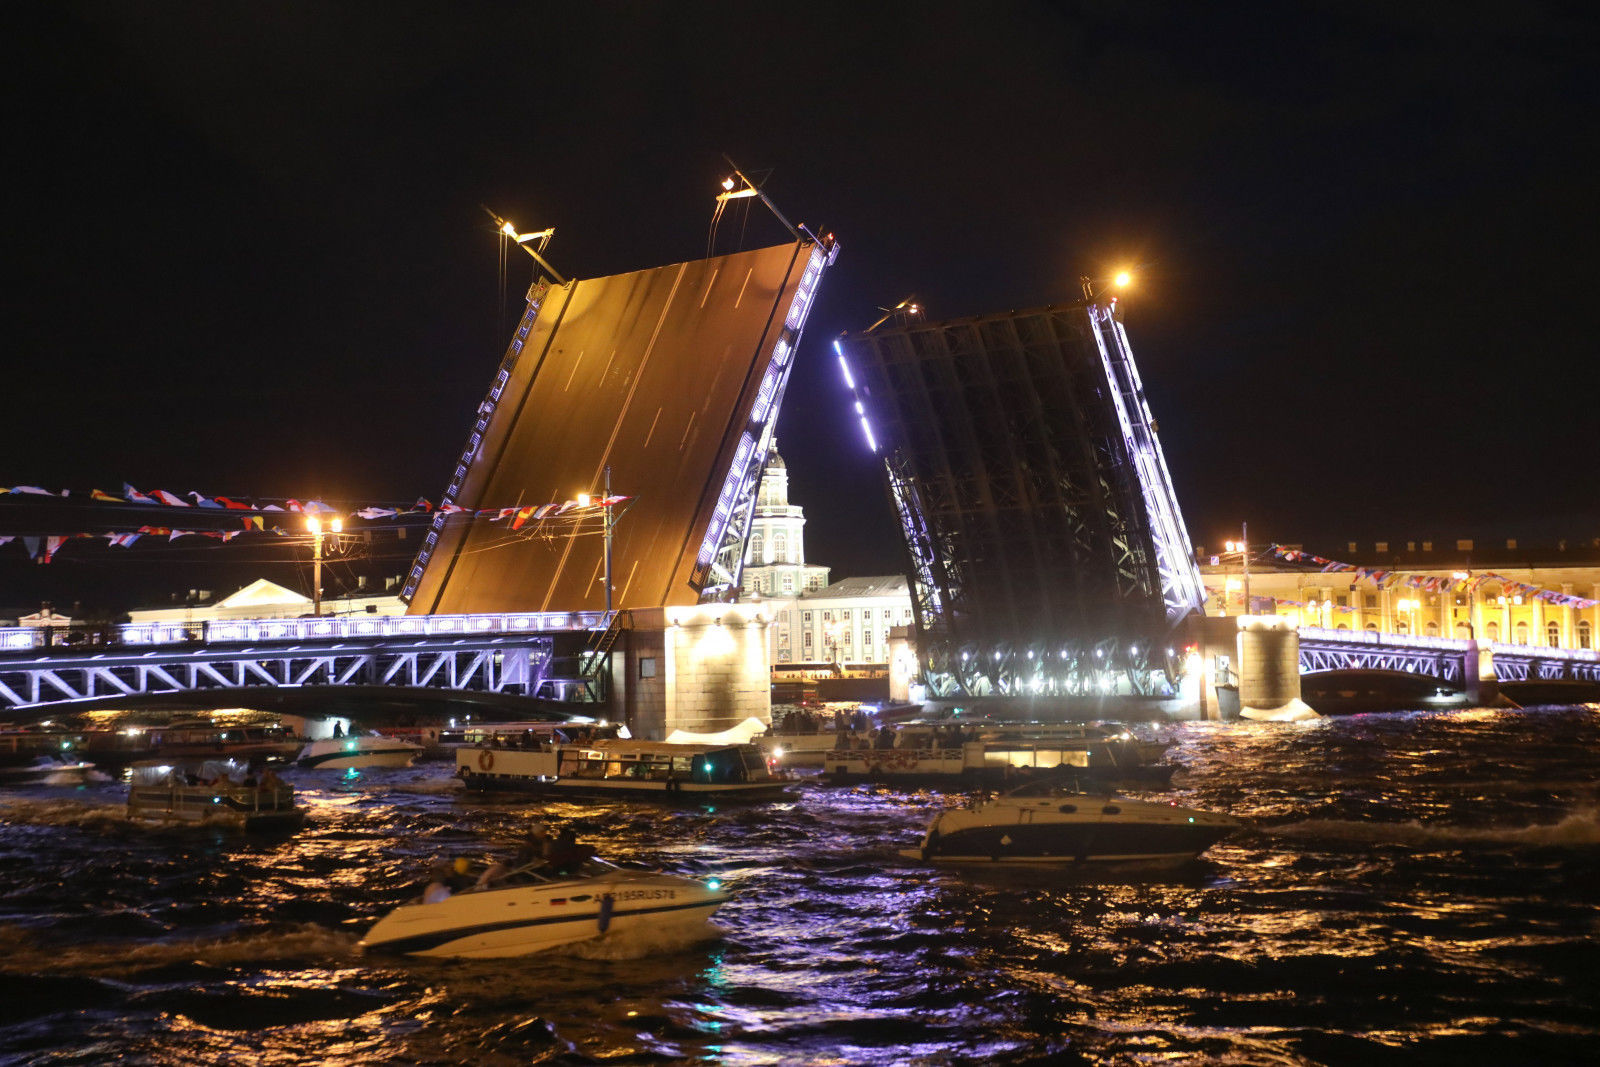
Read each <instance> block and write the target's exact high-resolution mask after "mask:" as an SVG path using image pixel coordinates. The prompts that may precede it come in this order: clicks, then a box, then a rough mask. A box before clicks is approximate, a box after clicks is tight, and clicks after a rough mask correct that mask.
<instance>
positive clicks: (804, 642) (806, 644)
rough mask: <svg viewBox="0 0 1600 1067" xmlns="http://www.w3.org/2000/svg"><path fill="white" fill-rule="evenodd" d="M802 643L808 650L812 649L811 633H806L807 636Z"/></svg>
mask: <svg viewBox="0 0 1600 1067" xmlns="http://www.w3.org/2000/svg"><path fill="white" fill-rule="evenodd" d="M800 643H801V644H802V645H804V646H805V650H806V651H807V652H810V651H811V635H810V634H809V633H808V634H806V635H805V638H804V639H803V640H802V641H801V642H800Z"/></svg>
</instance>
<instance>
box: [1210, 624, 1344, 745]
mask: <svg viewBox="0 0 1600 1067" xmlns="http://www.w3.org/2000/svg"><path fill="white" fill-rule="evenodd" d="M1199 622H1200V641H1199V645H1200V660H1201V678H1200V686H1201V690H1200V707H1199V709H1198V710H1199V715H1200V717H1201V718H1203V719H1223V720H1226V719H1233V718H1247V719H1271V720H1295V719H1306V718H1312V717H1314V716H1315V715H1316V713H1315V712H1314V711H1312V710H1311V708H1309V707H1308V706H1307V705H1306V704H1305V702H1304V701H1302V700H1301V699H1300V635H1299V633H1298V632H1297V631H1296V629H1295V628H1294V626H1293V625H1291V624H1290V622H1289V620H1288V619H1286V618H1282V617H1280V616H1277V615H1225V616H1220V617H1218V616H1208V617H1204V618H1201V619H1200V620H1199Z"/></svg>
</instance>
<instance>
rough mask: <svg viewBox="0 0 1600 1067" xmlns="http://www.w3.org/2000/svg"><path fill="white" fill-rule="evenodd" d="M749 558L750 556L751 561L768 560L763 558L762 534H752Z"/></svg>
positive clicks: (762, 561) (761, 561) (760, 561)
mask: <svg viewBox="0 0 1600 1067" xmlns="http://www.w3.org/2000/svg"><path fill="white" fill-rule="evenodd" d="M749 558H750V561H751V562H752V563H765V562H766V560H764V559H762V558H761V535H760V534H751V535H750V557H749Z"/></svg>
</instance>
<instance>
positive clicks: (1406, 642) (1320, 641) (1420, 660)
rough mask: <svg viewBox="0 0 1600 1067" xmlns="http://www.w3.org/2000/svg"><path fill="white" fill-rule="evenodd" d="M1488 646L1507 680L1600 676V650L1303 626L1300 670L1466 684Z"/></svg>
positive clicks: (1587, 679)
mask: <svg viewBox="0 0 1600 1067" xmlns="http://www.w3.org/2000/svg"><path fill="white" fill-rule="evenodd" d="M1481 651H1487V652H1488V653H1489V655H1490V657H1491V660H1492V662H1493V664H1494V675H1495V678H1497V679H1498V680H1499V681H1502V682H1531V681H1541V682H1555V681H1579V682H1600V652H1594V651H1592V650H1589V649H1572V648H1547V647H1544V646H1540V645H1503V644H1499V643H1484V644H1474V643H1473V642H1471V641H1463V640H1460V639H1458V638H1451V637H1427V636H1421V635H1415V634H1392V633H1383V632H1381V631H1377V630H1366V631H1361V632H1355V631H1351V630H1328V629H1323V628H1320V627H1313V626H1302V627H1301V628H1300V673H1301V674H1320V673H1322V672H1325V671H1349V670H1368V671H1399V672H1402V673H1405V674H1414V675H1419V676H1422V677H1427V678H1438V679H1439V680H1441V681H1445V682H1451V683H1454V684H1456V685H1460V684H1462V681H1463V677H1464V673H1463V672H1464V670H1466V669H1469V668H1468V661H1469V658H1470V659H1471V660H1472V661H1473V663H1472V666H1473V667H1475V666H1476V657H1477V656H1478V655H1479V653H1480V652H1481Z"/></svg>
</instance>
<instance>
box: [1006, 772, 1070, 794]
mask: <svg viewBox="0 0 1600 1067" xmlns="http://www.w3.org/2000/svg"><path fill="white" fill-rule="evenodd" d="M1086 793H1087V791H1086V790H1084V789H1083V788H1082V787H1081V786H1080V785H1079V783H1078V779H1077V778H1076V777H1075V776H1072V775H1067V776H1064V777H1056V778H1041V779H1039V780H1038V781H1036V782H1029V783H1027V784H1026V785H1019V786H1017V788H1015V789H1013V790H1011V791H1010V792H1008V793H1006V794H1005V795H1006V796H1008V797H1061V796H1084V795H1086Z"/></svg>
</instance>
